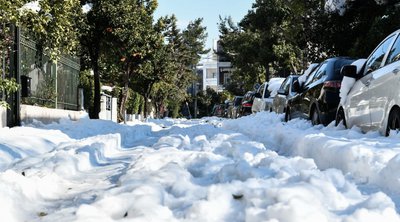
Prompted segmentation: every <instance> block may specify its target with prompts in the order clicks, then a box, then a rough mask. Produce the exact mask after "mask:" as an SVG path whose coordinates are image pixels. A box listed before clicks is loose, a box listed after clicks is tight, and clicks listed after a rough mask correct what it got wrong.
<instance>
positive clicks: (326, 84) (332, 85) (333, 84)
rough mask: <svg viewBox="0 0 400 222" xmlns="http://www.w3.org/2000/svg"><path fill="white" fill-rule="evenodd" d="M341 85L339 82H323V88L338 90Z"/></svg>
mask: <svg viewBox="0 0 400 222" xmlns="http://www.w3.org/2000/svg"><path fill="white" fill-rule="evenodd" d="M341 85H342V83H341V82H340V81H326V82H324V87H325V88H340V86H341Z"/></svg>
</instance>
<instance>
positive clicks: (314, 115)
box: [311, 108, 321, 126]
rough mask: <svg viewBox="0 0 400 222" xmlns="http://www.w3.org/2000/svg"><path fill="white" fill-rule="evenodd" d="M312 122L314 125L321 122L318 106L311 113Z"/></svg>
mask: <svg viewBox="0 0 400 222" xmlns="http://www.w3.org/2000/svg"><path fill="white" fill-rule="evenodd" d="M311 124H312V125H313V126H316V125H319V124H321V121H320V119H319V114H318V110H317V108H314V109H313V111H312V113H311Z"/></svg>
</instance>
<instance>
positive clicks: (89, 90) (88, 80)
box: [79, 70, 94, 117]
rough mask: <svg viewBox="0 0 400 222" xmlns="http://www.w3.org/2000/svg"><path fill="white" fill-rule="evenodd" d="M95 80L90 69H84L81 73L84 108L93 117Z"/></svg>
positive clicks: (80, 84)
mask: <svg viewBox="0 0 400 222" xmlns="http://www.w3.org/2000/svg"><path fill="white" fill-rule="evenodd" d="M93 86H94V81H93V75H92V73H91V72H90V70H82V71H81V72H80V74H79V87H80V88H82V89H83V97H84V100H83V102H84V104H83V106H84V108H85V110H86V111H87V112H88V113H89V116H90V117H92V115H93V113H92V111H93V99H94V87H93Z"/></svg>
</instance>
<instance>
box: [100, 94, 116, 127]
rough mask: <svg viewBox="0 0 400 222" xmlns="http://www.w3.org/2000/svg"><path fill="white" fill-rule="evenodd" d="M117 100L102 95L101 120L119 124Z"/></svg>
mask: <svg viewBox="0 0 400 222" xmlns="http://www.w3.org/2000/svg"><path fill="white" fill-rule="evenodd" d="M117 112H118V111H117V98H112V97H111V96H109V95H106V94H103V95H101V101H100V113H99V118H100V119H104V120H111V121H114V122H117V117H118V113H117Z"/></svg>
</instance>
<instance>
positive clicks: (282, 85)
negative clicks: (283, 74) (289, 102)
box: [279, 77, 290, 90]
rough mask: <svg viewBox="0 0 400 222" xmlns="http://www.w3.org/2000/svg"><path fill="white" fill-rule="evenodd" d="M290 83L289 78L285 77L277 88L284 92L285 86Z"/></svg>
mask: <svg viewBox="0 0 400 222" xmlns="http://www.w3.org/2000/svg"><path fill="white" fill-rule="evenodd" d="M289 81H290V78H289V77H287V78H286V79H285V81H283V82H282V84H281V86H280V87H279V90H285V87H286V84H288V82H289Z"/></svg>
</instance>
